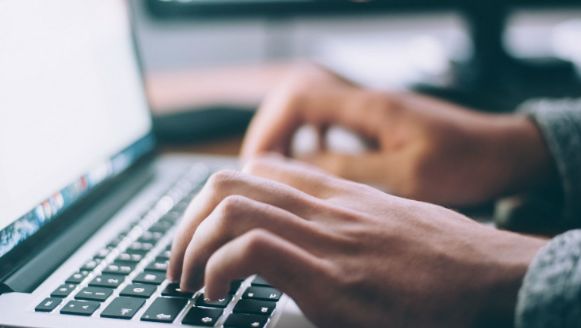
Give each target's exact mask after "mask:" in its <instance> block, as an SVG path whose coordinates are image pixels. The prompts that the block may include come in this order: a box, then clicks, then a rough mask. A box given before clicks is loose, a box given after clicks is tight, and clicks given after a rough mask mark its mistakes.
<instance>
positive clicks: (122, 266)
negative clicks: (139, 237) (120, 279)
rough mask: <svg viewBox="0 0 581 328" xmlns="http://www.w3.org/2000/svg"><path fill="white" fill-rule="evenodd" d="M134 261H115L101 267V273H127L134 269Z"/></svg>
mask: <svg viewBox="0 0 581 328" xmlns="http://www.w3.org/2000/svg"><path fill="white" fill-rule="evenodd" d="M136 265H137V264H136V263H129V262H118V261H115V262H113V263H111V264H109V265H108V266H106V267H105V269H103V273H112V274H121V275H128V274H130V273H131V272H132V271H133V269H135V266H136Z"/></svg>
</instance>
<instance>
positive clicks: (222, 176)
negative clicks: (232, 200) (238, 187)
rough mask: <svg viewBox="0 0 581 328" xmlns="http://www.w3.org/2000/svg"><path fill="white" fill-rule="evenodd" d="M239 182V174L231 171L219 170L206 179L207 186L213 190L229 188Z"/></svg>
mask: <svg viewBox="0 0 581 328" xmlns="http://www.w3.org/2000/svg"><path fill="white" fill-rule="evenodd" d="M238 180H240V173H238V172H236V171H232V170H220V171H218V172H216V173H214V174H212V176H211V177H210V178H209V179H208V182H207V185H209V186H211V187H213V188H214V189H223V188H228V187H231V186H232V184H233V183H235V182H237V181H238Z"/></svg>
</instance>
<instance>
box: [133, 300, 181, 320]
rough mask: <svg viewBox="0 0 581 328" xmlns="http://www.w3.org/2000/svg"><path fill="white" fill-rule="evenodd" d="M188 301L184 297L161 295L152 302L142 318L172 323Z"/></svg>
mask: <svg viewBox="0 0 581 328" xmlns="http://www.w3.org/2000/svg"><path fill="white" fill-rule="evenodd" d="M187 303H188V300H186V299H183V298H165V297H160V298H158V299H156V300H155V301H153V303H151V306H150V307H149V309H147V311H145V313H144V314H143V316H142V317H141V320H143V321H155V322H165V323H172V322H173V321H174V320H175V318H176V317H177V315H178V314H179V313H180V311H181V310H182V309H183V308H184V307H185V306H186V304H187Z"/></svg>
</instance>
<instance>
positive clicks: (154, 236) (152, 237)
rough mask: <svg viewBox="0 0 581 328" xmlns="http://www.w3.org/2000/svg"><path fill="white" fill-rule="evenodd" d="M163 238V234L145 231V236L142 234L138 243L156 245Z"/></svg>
mask: <svg viewBox="0 0 581 328" xmlns="http://www.w3.org/2000/svg"><path fill="white" fill-rule="evenodd" d="M162 237H163V233H162V232H151V231H145V232H144V233H143V234H141V236H140V237H139V239H137V241H138V242H140V243H151V244H156V243H157V242H158V241H159V240H160V239H161V238H162Z"/></svg>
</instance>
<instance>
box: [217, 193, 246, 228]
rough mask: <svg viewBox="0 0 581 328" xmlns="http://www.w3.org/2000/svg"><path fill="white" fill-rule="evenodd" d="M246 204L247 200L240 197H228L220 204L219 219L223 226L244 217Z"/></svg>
mask: <svg viewBox="0 0 581 328" xmlns="http://www.w3.org/2000/svg"><path fill="white" fill-rule="evenodd" d="M248 204H249V200H248V198H246V197H244V196H240V195H230V196H228V197H226V198H224V200H222V202H221V203H220V209H219V211H220V216H219V217H220V219H221V220H222V221H223V222H224V223H225V224H229V223H232V221H237V220H238V219H239V218H240V217H243V216H244V215H243V213H244V212H246V209H247V207H248Z"/></svg>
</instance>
